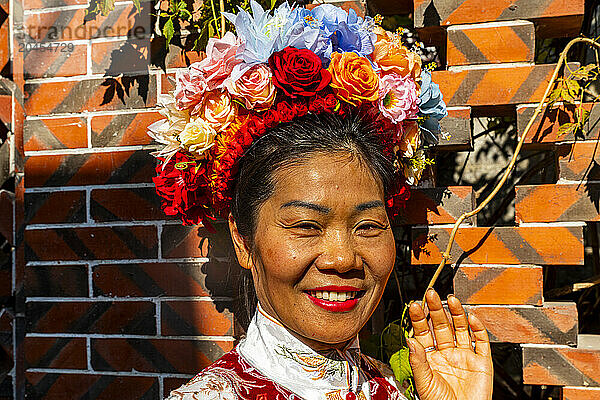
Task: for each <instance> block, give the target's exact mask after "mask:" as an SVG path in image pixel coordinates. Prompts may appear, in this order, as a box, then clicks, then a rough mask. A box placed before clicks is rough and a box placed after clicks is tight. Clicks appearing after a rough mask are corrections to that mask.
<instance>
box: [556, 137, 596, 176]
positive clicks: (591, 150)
mask: <svg viewBox="0 0 600 400" xmlns="http://www.w3.org/2000/svg"><path fill="white" fill-rule="evenodd" d="M597 147H598V144H597V143H595V142H579V143H573V144H569V145H566V146H564V148H562V149H561V151H560V152H559V154H558V177H559V178H560V179H568V180H573V181H579V180H583V179H587V180H598V179H600V168H599V167H598V164H600V151H597Z"/></svg>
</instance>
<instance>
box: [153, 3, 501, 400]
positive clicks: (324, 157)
mask: <svg viewBox="0 0 600 400" xmlns="http://www.w3.org/2000/svg"><path fill="white" fill-rule="evenodd" d="M251 5H252V11H253V15H252V16H250V15H249V14H248V13H247V12H245V11H240V13H239V14H238V15H237V16H231V15H230V16H228V18H229V19H230V20H231V21H232V22H234V24H235V25H236V29H237V31H238V34H239V35H240V37H239V38H236V37H235V35H233V34H231V33H228V34H226V35H225V36H224V37H223V38H222V39H212V40H211V41H210V42H209V46H208V49H207V58H206V59H205V60H203V61H202V62H199V63H195V64H193V65H192V66H191V67H190V68H189V69H188V70H186V71H184V73H183V74H181V75H180V77H179V80H178V83H177V90H176V91H175V93H174V94H172V95H171V96H170V97H169V96H167V97H166V98H165V99H163V105H164V107H165V108H164V111H163V112H164V114H165V116H166V117H167V119H166V120H163V121H159V122H157V123H156V124H154V125H152V126H151V127H149V130H150V132H151V134H152V135H153V137H155V138H156V139H157V140H158V141H159V142H161V143H164V144H165V145H166V147H165V148H164V149H163V150H161V151H160V152H159V153H158V156H159V159H160V160H161V161H162V163H161V164H160V165H159V166H157V172H158V174H159V176H158V177H157V178H156V179H155V183H156V186H157V192H158V194H159V195H160V196H161V197H163V199H164V202H163V209H164V211H165V212H166V213H167V214H170V215H177V216H180V217H181V218H182V220H183V222H184V223H186V224H193V223H200V222H202V223H203V224H205V225H209V224H210V222H211V220H212V219H214V218H215V217H216V216H217V215H220V216H221V217H224V218H227V219H228V221H229V230H230V233H231V237H232V240H233V244H234V247H235V251H236V255H237V259H238V262H239V264H240V266H241V267H242V268H244V269H246V270H248V271H249V273H250V274H251V277H252V282H253V285H251V287H249V288H248V290H247V294H248V295H254V294H255V297H256V299H257V303H256V305H255V306H253V307H252V310H251V311H255V312H254V314H253V317H252V320H251V323H250V326H249V327H248V330H247V334H246V337H245V338H243V339H242V340H241V341H240V343H239V344H238V345H237V346H236V347H235V348H234V349H233V350H232V351H230V352H229V353H227V354H226V355H225V356H223V357H222V358H221V359H219V360H218V361H217V362H215V363H214V364H212V365H211V366H209V367H208V368H206V369H204V370H203V371H201V372H200V373H199V374H198V375H197V376H196V377H195V378H194V379H192V380H191V381H190V382H188V383H187V384H185V385H184V386H182V387H180V388H179V389H177V390H174V391H173V392H172V393H171V395H170V397H169V400H200V399H228V400H230V399H231V400H236V399H240V400H255V399H256V400H266V399H305V400H313V399H314V400H320V399H323V400H334V399H335V400H338V399H346V400H353V399H365V400H366V399H373V400H383V399H405V396H404V391H403V390H404V389H403V388H402V386H401V385H399V384H398V383H397V382H396V381H395V379H394V376H393V374H392V373H391V371H390V370H389V368H387V367H386V366H385V365H384V364H382V363H380V362H378V361H376V360H374V359H372V358H370V357H367V356H365V355H364V354H362V353H361V351H360V346H359V343H358V332H359V331H360V330H361V328H362V327H363V326H364V325H365V324H366V322H367V320H368V319H369V318H370V316H371V314H372V313H373V311H374V310H375V308H376V307H377V305H378V303H379V301H380V300H381V297H382V293H383V290H384V288H385V285H386V283H387V280H388V278H389V276H390V273H391V271H392V268H393V267H394V261H395V243H394V237H393V234H392V230H391V223H392V221H393V219H394V217H395V216H396V215H397V214H398V213H399V212H401V210H402V207H403V205H404V204H405V202H406V201H407V199H408V184H407V182H411V183H416V181H417V180H418V178H419V176H420V173H421V171H422V170H423V168H424V166H425V165H426V164H427V163H426V162H425V161H423V160H424V158H425V156H424V153H423V149H422V146H421V144H420V143H421V139H420V138H421V137H422V136H424V137H429V138H430V139H431V137H433V136H434V135H435V131H436V129H439V126H438V122H437V119H438V118H441V117H443V115H444V114H445V105H444V104H443V102H442V101H441V94H440V93H439V90H437V86H434V84H433V83H432V82H431V79H430V76H429V75H428V74H429V72H427V71H423V72H422V71H421V66H420V60H419V59H418V56H416V55H415V54H414V53H412V52H410V51H408V50H407V49H406V48H405V47H403V46H402V44H401V42H400V39H399V37H398V35H394V34H390V33H389V32H385V31H383V30H382V29H381V28H380V27H379V26H377V25H376V23H375V22H374V21H373V20H371V19H369V18H366V19H364V20H363V19H362V18H358V17H357V16H356V14H354V13H353V12H352V11H351V12H350V13H346V12H345V11H343V10H341V9H339V8H336V7H334V6H331V5H327V4H325V5H321V6H318V7H316V8H315V9H313V11H307V10H305V9H294V10H292V9H290V8H289V6H287V3H286V4H284V5H282V6H281V7H279V8H278V9H277V10H276V11H275V15H273V16H271V15H269V14H268V13H265V12H264V11H263V10H262V9H261V8H260V7H259V6H258V5H257V4H256V3H254V2H251ZM419 115H421V118H420V119H419ZM425 115H426V117H425ZM424 121H427V124H425V123H421V122H424ZM425 130H426V131H427V134H425V133H423V132H424V131H425ZM426 299H427V309H428V310H429V311H428V315H426V313H425V312H424V310H423V309H422V308H421V306H420V305H418V304H414V305H413V306H412V307H411V308H410V317H411V320H412V322H413V327H414V332H415V338H414V339H409V340H408V344H409V348H410V366H411V367H412V370H413V373H414V379H415V387H416V390H417V393H418V396H419V398H420V399H421V400H463V399H469V400H489V399H490V398H491V393H492V380H493V379H492V378H493V374H492V363H491V356H490V347H489V341H488V337H487V333H486V331H485V328H484V327H483V325H482V324H481V322H480V321H478V320H477V319H476V318H475V317H473V316H470V317H469V318H467V317H466V315H465V312H464V310H463V308H462V306H461V304H460V302H459V301H458V300H457V299H456V298H454V297H450V298H449V299H448V309H449V311H450V314H451V317H450V320H449V319H448V317H447V316H446V312H445V311H444V310H443V308H442V303H441V301H440V298H439V296H438V295H437V294H436V293H435V292H433V291H430V292H428V293H427V296H426ZM250 303H251V302H250Z"/></svg>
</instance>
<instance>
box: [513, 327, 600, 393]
mask: <svg viewBox="0 0 600 400" xmlns="http://www.w3.org/2000/svg"><path fill="white" fill-rule="evenodd" d="M598 338H599V336H598V335H579V342H578V344H577V347H567V346H556V347H554V346H547V347H536V346H526V347H524V348H523V382H524V383H525V384H529V385H557V386H589V387H600V368H598V365H600V343H599V340H598Z"/></svg>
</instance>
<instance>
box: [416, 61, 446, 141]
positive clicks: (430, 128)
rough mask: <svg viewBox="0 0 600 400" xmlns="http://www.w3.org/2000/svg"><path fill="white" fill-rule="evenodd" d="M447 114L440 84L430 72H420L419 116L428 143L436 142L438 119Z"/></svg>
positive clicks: (438, 132) (438, 129) (439, 131)
mask: <svg viewBox="0 0 600 400" xmlns="http://www.w3.org/2000/svg"><path fill="white" fill-rule="evenodd" d="M447 115H448V110H446V103H444V99H443V96H442V92H440V86H439V85H438V84H437V83H435V82H433V81H432V80H431V72H429V71H427V70H423V72H421V94H420V95H419V116H420V117H423V122H421V124H420V125H421V131H422V132H423V137H424V139H425V140H426V141H427V142H429V143H430V144H437V143H438V135H439V134H440V133H441V127H440V120H441V119H442V118H444V117H445V116H447Z"/></svg>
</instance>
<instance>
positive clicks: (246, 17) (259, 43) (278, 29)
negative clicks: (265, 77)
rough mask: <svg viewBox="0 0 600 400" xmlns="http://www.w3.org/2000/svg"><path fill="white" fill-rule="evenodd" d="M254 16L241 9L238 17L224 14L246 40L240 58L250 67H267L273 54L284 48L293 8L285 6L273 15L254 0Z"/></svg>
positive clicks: (240, 36) (252, 6) (243, 39)
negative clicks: (266, 64) (258, 64)
mask: <svg viewBox="0 0 600 400" xmlns="http://www.w3.org/2000/svg"><path fill="white" fill-rule="evenodd" d="M250 8H251V9H252V15H250V13H248V12H246V11H244V10H242V9H241V8H240V10H239V12H238V13H237V14H235V15H234V14H231V13H223V14H224V15H225V17H226V18H227V19H228V20H229V21H231V22H232V23H233V24H234V25H235V29H236V32H237V35H238V37H239V38H240V39H241V40H242V43H243V44H242V46H240V52H239V54H238V56H239V57H240V58H241V59H242V60H244V62H245V63H247V64H256V63H265V62H267V61H268V59H269V57H270V56H271V54H273V52H275V51H277V50H278V49H281V48H283V46H282V45H283V41H284V38H283V37H282V34H283V31H284V28H285V27H286V26H287V25H288V20H289V18H290V15H291V13H292V9H291V8H290V6H289V4H287V2H286V3H283V4H282V5H280V6H279V7H277V9H276V10H275V12H274V14H273V15H271V14H270V13H269V12H266V11H265V10H263V8H262V7H261V6H260V4H258V3H257V2H256V1H254V0H250Z"/></svg>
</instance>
